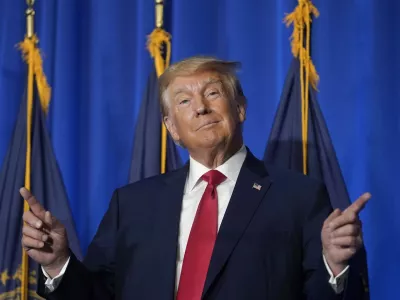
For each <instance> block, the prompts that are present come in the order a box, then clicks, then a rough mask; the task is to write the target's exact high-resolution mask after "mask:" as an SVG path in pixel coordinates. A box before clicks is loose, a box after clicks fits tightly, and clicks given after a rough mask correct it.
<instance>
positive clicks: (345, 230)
mask: <svg viewBox="0 0 400 300" xmlns="http://www.w3.org/2000/svg"><path fill="white" fill-rule="evenodd" d="M360 231H361V227H360V225H359V224H358V223H355V224H347V225H344V226H342V227H339V228H337V229H336V230H334V231H333V232H332V233H331V236H332V238H336V237H341V236H358V235H359V233H360Z"/></svg>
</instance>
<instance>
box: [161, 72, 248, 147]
mask: <svg viewBox="0 0 400 300" xmlns="http://www.w3.org/2000/svg"><path fill="white" fill-rule="evenodd" d="M167 99H168V116H166V117H165V118H164V121H165V123H166V126H167V128H168V131H169V132H170V133H171V135H172V137H173V139H174V140H176V141H179V142H180V143H181V144H183V145H184V146H185V147H186V148H187V149H189V150H190V149H199V148H214V147H216V146H220V145H223V144H228V143H229V142H230V141H231V140H232V138H233V136H234V135H235V134H237V131H238V130H239V132H240V128H239V126H240V124H241V123H243V122H244V119H245V107H244V105H240V104H239V103H238V102H237V101H235V100H230V99H229V98H228V95H227V93H226V92H225V91H224V89H223V84H222V81H221V79H220V77H219V76H218V74H216V73H214V72H202V73H198V74H194V75H191V76H182V77H177V78H175V80H174V81H173V82H172V83H171V84H170V86H169V87H168V89H167ZM240 134H241V133H240Z"/></svg>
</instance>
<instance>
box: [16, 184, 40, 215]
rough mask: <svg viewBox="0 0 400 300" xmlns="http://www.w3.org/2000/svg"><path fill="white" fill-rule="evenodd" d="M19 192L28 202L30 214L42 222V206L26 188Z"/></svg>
mask: <svg viewBox="0 0 400 300" xmlns="http://www.w3.org/2000/svg"><path fill="white" fill-rule="evenodd" d="M19 192H20V194H21V196H22V197H23V198H24V199H25V200H26V202H28V204H29V207H30V209H31V210H32V212H33V213H34V214H35V215H36V216H37V217H39V218H40V219H41V220H43V219H44V214H45V212H46V211H45V209H44V208H43V206H42V205H41V204H40V203H39V202H38V201H37V200H36V198H35V196H33V195H32V194H31V192H30V191H28V190H27V189H26V188H21V189H20V190H19Z"/></svg>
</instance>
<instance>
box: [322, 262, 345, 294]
mask: <svg viewBox="0 0 400 300" xmlns="http://www.w3.org/2000/svg"><path fill="white" fill-rule="evenodd" d="M322 257H323V259H324V263H325V267H326V270H327V271H328V273H329V275H330V278H329V284H330V285H331V287H332V288H333V290H334V291H335V293H336V294H340V293H341V292H343V291H344V287H345V283H346V280H347V276H348V272H347V271H348V270H349V266H347V267H346V268H345V269H344V270H343V271H342V272H340V274H338V275H337V276H336V277H335V276H333V273H332V270H331V268H330V267H329V265H328V262H327V261H326V258H325V255H322Z"/></svg>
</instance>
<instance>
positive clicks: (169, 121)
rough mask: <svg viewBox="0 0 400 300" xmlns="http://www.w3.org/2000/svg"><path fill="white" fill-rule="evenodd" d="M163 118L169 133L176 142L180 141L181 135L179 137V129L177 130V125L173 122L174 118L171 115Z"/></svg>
mask: <svg viewBox="0 0 400 300" xmlns="http://www.w3.org/2000/svg"><path fill="white" fill-rule="evenodd" d="M163 120H164V124H165V127H167V130H168V132H169V134H170V135H171V137H172V139H173V140H174V141H175V142H179V140H180V137H179V134H178V131H177V130H176V126H175V123H174V122H173V120H172V118H171V117H170V116H165V117H164V118H163Z"/></svg>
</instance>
